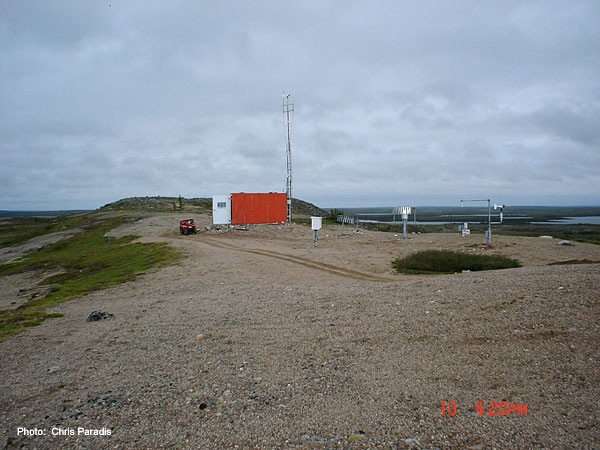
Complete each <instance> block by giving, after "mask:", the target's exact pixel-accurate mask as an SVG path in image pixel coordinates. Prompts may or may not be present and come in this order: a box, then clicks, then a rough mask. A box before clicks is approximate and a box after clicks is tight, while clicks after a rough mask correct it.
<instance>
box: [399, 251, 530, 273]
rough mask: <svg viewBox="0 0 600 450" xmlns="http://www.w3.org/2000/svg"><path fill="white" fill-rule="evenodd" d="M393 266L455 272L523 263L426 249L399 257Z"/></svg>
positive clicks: (411, 270) (406, 270) (401, 269)
mask: <svg viewBox="0 0 600 450" xmlns="http://www.w3.org/2000/svg"><path fill="white" fill-rule="evenodd" d="M392 266H393V267H394V269H396V270H397V271H398V272H400V273H410V274H434V273H455V272H462V271H463V270H469V271H473V272H474V271H478V270H495V269H509V268H514V267H521V264H520V263H519V262H518V261H516V260H514V259H512V258H508V257H506V256H502V255H472V254H469V253H461V252H453V251H450V250H425V251H421V252H417V253H413V254H412V255H408V256H406V257H404V258H397V259H395V260H394V261H393V262H392Z"/></svg>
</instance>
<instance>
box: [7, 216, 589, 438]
mask: <svg viewBox="0 0 600 450" xmlns="http://www.w3.org/2000/svg"><path fill="white" fill-rule="evenodd" d="M195 218H196V219H197V222H200V223H204V224H208V217H207V216H198V217H195ZM176 219H178V216H175V215H162V216H154V217H148V218H146V219H144V220H142V221H140V222H138V223H136V224H135V226H134V227H127V228H124V229H121V230H117V231H116V232H115V234H120V233H121V234H131V233H132V232H134V233H138V234H142V235H143V238H142V240H148V241H156V240H162V241H167V242H170V243H172V244H173V245H174V246H176V247H178V248H181V249H183V250H184V251H185V252H186V253H187V254H188V257H187V258H185V259H184V260H182V261H181V262H180V263H178V264H176V265H174V266H171V267H166V268H163V269H161V270H159V271H152V272H149V273H147V274H146V275H145V276H143V277H141V278H140V279H138V280H137V281H135V282H133V283H129V284H127V285H123V286H121V287H118V288H114V289H109V290H106V291H101V292H97V293H95V294H92V295H89V296H87V297H84V298H82V299H78V300H75V301H71V302H68V303H65V304H63V305H60V306H59V307H58V308H56V311H59V312H62V313H63V314H65V317H64V318H61V319H53V320H48V321H46V322H44V323H43V324H42V325H41V326H39V327H36V328H33V329H29V330H27V331H26V332H24V333H22V334H20V335H18V336H16V337H15V338H13V339H11V340H9V341H8V342H4V343H2V344H0V361H1V367H0V379H1V380H2V381H1V386H2V387H1V388H0V389H1V394H2V399H3V404H2V405H3V406H2V410H3V411H2V412H3V414H2V416H0V417H1V420H0V431H1V432H2V435H1V437H0V448H2V444H4V443H5V442H6V441H10V442H11V443H10V444H9V448H18V445H20V444H23V445H24V446H25V448H33V447H35V448H40V449H43V448H107V449H108V448H128V449H129V448H182V449H183V448H215V449H218V448H235V446H236V445H237V446H238V447H237V448H240V449H243V448H257V449H259V448H260V449H268V448H282V449H285V448H321V449H328V448H330V449H337V448H349V449H354V448H429V449H432V448H435V447H439V448H444V449H445V448H457V449H459V448H472V449H479V448H519V449H526V448H540V449H541V448H599V447H600V435H599V432H598V430H599V425H600V423H599V420H598V414H599V413H600V404H599V403H598V398H600V388H599V386H600V380H599V374H600V358H599V357H600V350H599V349H600V339H599V336H600V334H599V332H600V322H599V317H600V315H599V312H600V308H599V300H600V294H599V292H600V277H598V272H599V269H600V264H581V265H553V266H548V265H547V264H550V263H556V262H565V261H569V260H584V259H587V260H589V261H600V247H599V246H593V245H586V244H579V243H576V245H575V246H573V247H563V246H559V245H557V242H556V241H555V240H548V239H539V238H515V237H505V236H498V237H496V236H495V237H494V248H492V249H487V248H485V246H484V245H482V244H483V243H484V238H483V236H470V237H467V238H461V237H460V236H458V235H450V234H423V235H413V236H411V237H412V239H409V240H404V241H403V240H400V239H398V238H397V237H395V236H394V235H393V234H390V233H376V232H365V233H364V234H354V235H350V236H343V237H340V236H338V229H337V227H332V228H328V229H325V230H322V231H321V232H320V234H319V237H320V240H319V248H317V249H314V248H312V233H311V231H310V229H309V228H308V227H303V226H276V225H274V226H273V225H271V226H257V227H251V228H250V231H234V232H230V233H223V234H218V233H199V234H198V235H195V236H186V237H181V236H179V235H178V234H177V233H176V232H177V226H176ZM425 248H448V249H453V250H463V251H472V252H495V253H500V254H504V255H507V256H512V257H516V258H518V259H519V260H520V261H521V262H522V263H523V264H524V267H522V268H519V269H510V270H503V271H493V272H478V273H462V274H455V275H443V276H410V277H407V276H399V275H396V274H394V273H393V272H392V271H391V266H390V262H391V260H392V259H393V258H394V257H396V256H399V255H403V254H408V253H411V252H413V251H416V250H418V249H425ZM0 283H2V286H9V285H11V286H12V285H17V284H18V283H21V284H23V285H24V286H25V285H26V284H27V282H26V280H23V279H22V278H21V279H17V278H12V277H8V278H4V279H1V280H0ZM6 292H8V293H9V294H7V295H12V294H10V292H12V291H11V290H10V289H8V290H6ZM94 310H102V311H108V312H110V313H113V314H114V315H115V316H114V318H112V319H109V320H105V321H101V322H95V323H86V322H85V319H86V317H87V315H88V314H89V313H90V312H91V311H94ZM442 401H445V402H448V401H451V402H455V403H456V407H457V414H456V415H454V416H448V415H446V416H442V408H441V402H442ZM476 401H483V402H485V403H487V402H492V401H498V402H500V401H506V402H507V404H508V403H513V404H516V403H519V404H520V405H524V404H527V416H525V415H523V414H521V415H519V416H517V415H515V413H513V414H512V415H511V416H510V417H506V416H495V417H490V416H487V415H486V416H484V417H480V415H479V414H477V413H476V412H475V402H476ZM59 425H60V426H61V427H62V428H63V429H68V428H73V429H75V430H76V427H78V426H81V427H85V428H98V429H99V428H102V427H106V428H110V429H111V432H112V435H111V436H110V437H84V436H79V437H78V436H55V437H53V436H50V434H51V430H52V427H55V426H59ZM19 426H23V427H28V428H34V427H37V428H39V429H42V428H43V429H45V430H46V432H47V434H48V436H38V437H22V436H21V437H19V436H17V435H16V431H17V427H19ZM417 442H418V443H417Z"/></svg>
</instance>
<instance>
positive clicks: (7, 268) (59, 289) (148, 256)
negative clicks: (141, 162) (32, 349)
mask: <svg viewBox="0 0 600 450" xmlns="http://www.w3.org/2000/svg"><path fill="white" fill-rule="evenodd" d="M136 219H138V218H137V217H125V216H117V217H110V218H106V217H100V216H98V215H88V216H83V217H68V218H63V219H60V220H56V219H46V221H44V220H39V219H32V218H28V219H27V220H25V219H23V222H24V223H29V224H31V226H29V227H23V228H22V231H23V233H24V234H26V235H27V236H32V235H34V234H36V233H37V234H44V232H45V231H48V230H50V229H55V228H56V227H57V226H61V225H62V227H64V226H66V225H65V224H69V225H77V226H80V227H83V231H81V232H79V233H77V234H75V235H74V236H72V237H70V238H67V239H64V240H62V241H59V242H57V243H54V244H50V245H47V246H45V247H43V248H41V249H40V250H39V251H36V252H34V253H29V254H27V255H25V256H24V257H23V258H20V259H18V260H15V261H11V262H9V263H5V264H0V276H7V275H11V274H16V273H22V272H27V271H37V272H39V273H40V276H41V277H43V276H44V274H45V273H48V272H54V273H55V274H54V275H51V276H47V277H46V278H44V279H43V280H42V281H41V283H40V284H41V285H45V286H47V287H48V289H47V292H46V293H45V295H41V296H39V297H34V298H31V299H30V300H29V301H27V302H25V303H24V304H22V305H20V306H19V307H18V308H16V309H6V310H1V311H0V340H3V339H5V338H6V337H8V336H10V335H13V334H15V333H18V332H19V331H20V330H22V329H23V328H25V327H31V326H35V325H39V324H40V323H42V322H43V321H44V320H45V319H47V318H52V317H60V314H58V313H47V312H46V310H47V309H48V308H50V307H52V306H55V305H57V304H59V303H61V302H64V301H67V300H70V299H72V298H75V297H80V296H83V295H86V294H89V293H91V292H94V291H97V290H100V289H106V288H109V287H112V286H115V285H117V284H120V283H125V282H127V281H131V280H133V279H135V278H136V277H138V276H139V275H141V274H143V273H144V272H145V271H147V270H149V269H151V268H152V267H157V266H161V265H164V264H167V263H169V262H171V261H173V260H175V259H176V258H178V257H179V256H180V254H179V253H178V252H177V251H176V250H175V249H173V248H172V247H170V246H169V245H167V244H164V243H140V242H132V241H134V240H135V239H136V238H137V237H138V236H134V235H130V236H124V237H121V238H114V237H110V236H107V235H106V233H107V232H109V231H110V230H112V229H113V228H116V227H118V226H120V225H123V224H128V223H132V222H133V221H134V220H136ZM13 225H14V223H13ZM62 227H61V228H62ZM2 228H3V227H2ZM36 230H37V231H36ZM0 235H1V236H4V238H5V239H4V241H3V242H22V241H23V240H24V238H23V237H22V236H20V235H19V232H18V230H15V229H13V230H12V231H11V232H10V233H0ZM4 245H6V244H4Z"/></svg>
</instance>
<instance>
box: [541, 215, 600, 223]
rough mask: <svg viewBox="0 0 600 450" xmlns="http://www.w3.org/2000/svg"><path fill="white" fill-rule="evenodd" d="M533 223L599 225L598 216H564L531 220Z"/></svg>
mask: <svg viewBox="0 0 600 450" xmlns="http://www.w3.org/2000/svg"><path fill="white" fill-rule="evenodd" d="M531 223H533V224H535V225H600V216H581V217H565V218H564V219H556V220H549V221H547V222H531Z"/></svg>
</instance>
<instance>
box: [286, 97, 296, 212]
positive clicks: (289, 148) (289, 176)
mask: <svg viewBox="0 0 600 450" xmlns="http://www.w3.org/2000/svg"><path fill="white" fill-rule="evenodd" d="M289 100H290V94H287V95H286V94H285V91H284V92H283V114H284V117H285V120H286V130H287V139H286V154H287V181H286V187H285V192H286V193H287V221H288V223H290V222H291V221H292V146H291V141H290V133H291V130H292V125H291V122H290V113H293V112H294V104H293V103H290V102H289ZM292 116H293V114H292Z"/></svg>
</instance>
